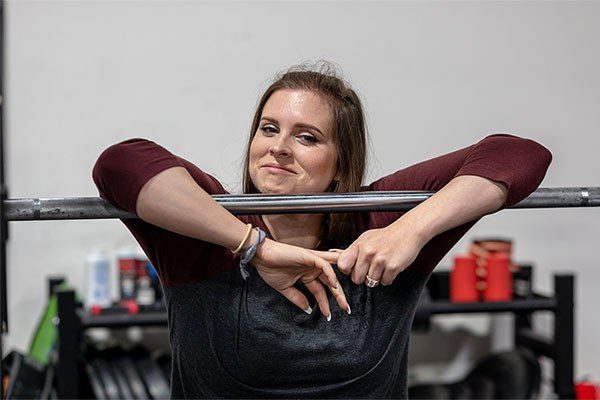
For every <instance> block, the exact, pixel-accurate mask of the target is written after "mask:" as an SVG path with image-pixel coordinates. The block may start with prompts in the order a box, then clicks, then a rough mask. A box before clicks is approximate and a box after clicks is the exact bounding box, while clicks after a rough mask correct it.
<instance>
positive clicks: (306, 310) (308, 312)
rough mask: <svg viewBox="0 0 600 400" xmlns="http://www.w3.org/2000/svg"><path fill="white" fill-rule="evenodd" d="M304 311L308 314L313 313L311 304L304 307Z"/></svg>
mask: <svg viewBox="0 0 600 400" xmlns="http://www.w3.org/2000/svg"><path fill="white" fill-rule="evenodd" d="M304 312H305V313H307V314H308V315H310V314H312V308H310V306H308V308H306V309H304Z"/></svg>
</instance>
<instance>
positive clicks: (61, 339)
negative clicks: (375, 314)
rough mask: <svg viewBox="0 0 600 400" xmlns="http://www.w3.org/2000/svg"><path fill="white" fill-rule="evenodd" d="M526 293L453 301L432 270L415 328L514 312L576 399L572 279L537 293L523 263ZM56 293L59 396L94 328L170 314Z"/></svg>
mask: <svg viewBox="0 0 600 400" xmlns="http://www.w3.org/2000/svg"><path fill="white" fill-rule="evenodd" d="M514 278H515V280H516V281H519V283H520V287H521V289H523V290H522V291H523V293H524V294H521V295H518V297H517V296H516V297H515V299H514V300H512V301H506V302H493V303H492V302H478V303H452V302H449V301H448V281H449V273H448V272H434V273H433V274H432V276H431V278H430V280H429V282H428V284H427V288H428V290H427V291H426V293H427V295H424V296H422V298H421V301H420V303H419V306H418V308H417V312H416V315H415V321H414V323H413V326H415V327H416V326H420V327H423V326H427V325H428V324H429V321H430V320H431V317H432V316H433V315H437V314H460V313H507V312H508V313H512V314H514V315H515V331H514V335H515V345H519V346H525V347H528V348H530V349H532V350H533V351H534V352H535V353H536V354H538V355H539V356H545V357H548V358H550V359H552V360H553V361H554V363H553V364H554V391H555V393H556V394H557V395H558V396H559V397H560V398H567V399H572V398H574V397H575V392H574V387H573V378H574V301H573V299H574V283H575V282H574V281H575V278H574V276H573V275H572V274H559V275H554V296H552V297H551V296H543V295H540V294H536V293H534V292H533V291H532V290H531V288H532V272H531V267H527V266H522V267H521V269H520V271H519V272H518V273H515V274H514ZM56 293H57V295H58V346H57V347H58V357H57V359H58V361H57V362H58V366H57V368H56V371H57V376H56V378H57V392H58V396H59V397H60V398H65V399H67V398H69V399H71V398H77V397H78V381H79V371H80V369H79V363H80V361H81V359H82V351H81V343H82V342H81V338H82V333H83V331H85V330H86V329H90V328H127V327H132V326H141V327H147V326H167V315H166V312H160V311H153V312H141V313H138V314H133V315H98V316H93V315H89V314H87V313H85V312H84V311H83V309H82V308H81V307H80V305H79V304H78V303H77V301H76V299H75V292H74V291H73V290H60V289H59V290H57V291H56ZM537 312H551V313H553V314H554V337H553V338H547V337H543V336H541V335H539V334H538V333H536V332H535V331H534V330H533V329H532V324H531V322H532V317H533V314H534V313H537Z"/></svg>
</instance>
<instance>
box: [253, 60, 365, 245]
mask: <svg viewBox="0 0 600 400" xmlns="http://www.w3.org/2000/svg"><path fill="white" fill-rule="evenodd" d="M281 89H294V90H309V91H312V92H314V93H317V94H319V95H321V96H323V97H324V98H325V99H326V100H327V102H328V104H329V107H330V108H331V113H332V116H333V141H334V143H335V145H336V149H337V166H336V167H337V173H336V178H335V180H334V181H333V182H332V184H331V185H330V187H329V188H328V190H327V191H328V192H358V191H360V187H361V185H362V181H363V178H364V174H365V168H366V163H367V129H366V124H365V116H364V112H363V107H362V104H361V101H360V99H359V97H358V95H357V94H356V92H355V91H354V90H353V89H352V88H351V87H350V85H349V84H348V83H347V82H346V81H345V80H344V79H343V78H341V76H340V74H339V73H338V72H337V69H336V68H335V67H334V66H333V65H332V64H331V63H329V62H323V61H320V62H317V63H314V64H301V65H297V66H293V67H291V68H290V69H288V70H287V71H285V72H284V73H282V74H279V75H278V76H276V77H275V80H274V82H273V83H272V84H271V86H269V87H268V88H267V90H266V91H265V92H264V93H263V95H262V96H261V98H260V100H259V102H258V106H257V107H256V112H255V113H254V118H253V120H252V126H251V127H250V137H249V139H248V145H247V148H246V155H245V157H244V178H243V189H244V193H258V190H257V189H256V187H255V186H254V184H253V182H252V179H251V178H250V171H249V165H248V163H249V159H250V144H251V143H252V139H253V137H254V134H255V133H256V131H257V129H258V125H259V122H260V118H261V116H262V112H263V108H264V106H265V104H266V103H267V101H268V100H269V98H270V97H271V95H272V94H273V93H275V92H276V91H278V90H281ZM323 221H324V223H323V227H322V230H321V238H320V239H321V245H323V246H330V247H333V246H343V245H346V244H348V243H349V242H350V241H351V240H352V239H353V229H352V228H353V218H352V216H351V214H346V213H334V214H329V215H326V216H325V218H324V219H323Z"/></svg>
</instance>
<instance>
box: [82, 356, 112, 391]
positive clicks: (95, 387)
mask: <svg viewBox="0 0 600 400" xmlns="http://www.w3.org/2000/svg"><path fill="white" fill-rule="evenodd" d="M85 372H87V375H88V379H89V381H90V386H91V387H92V392H93V393H94V397H95V398H96V399H98V400H107V399H108V398H107V397H106V393H105V392H104V388H103V387H102V382H101V381H100V377H99V376H98V373H97V372H96V371H95V370H94V367H92V366H91V365H90V364H88V363H85Z"/></svg>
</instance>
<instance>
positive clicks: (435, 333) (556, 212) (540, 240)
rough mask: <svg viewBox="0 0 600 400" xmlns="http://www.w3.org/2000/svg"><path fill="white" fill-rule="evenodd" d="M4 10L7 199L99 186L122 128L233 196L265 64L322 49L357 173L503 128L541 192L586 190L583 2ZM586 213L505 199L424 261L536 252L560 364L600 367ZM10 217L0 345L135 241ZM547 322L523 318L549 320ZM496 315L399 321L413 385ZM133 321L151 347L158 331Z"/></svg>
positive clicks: (588, 126) (589, 19) (455, 359)
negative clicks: (524, 147) (357, 104)
mask: <svg viewBox="0 0 600 400" xmlns="http://www.w3.org/2000/svg"><path fill="white" fill-rule="evenodd" d="M4 24H5V26H4V35H5V38H4V42H5V54H4V57H5V60H4V66H5V76H4V104H3V106H4V117H5V125H4V127H5V130H4V136H5V167H6V180H7V183H8V185H9V189H10V192H9V197H10V198H18V197H80V196H97V195H98V193H97V191H96V188H95V186H94V184H93V182H92V179H91V171H92V167H93V165H94V163H95V161H96V159H97V157H98V156H99V155H100V153H101V152H102V151H103V150H104V149H105V148H107V147H108V146H110V145H112V144H114V143H117V142H120V141H122V140H125V139H128V138H133V137H143V138H148V139H150V140H153V141H156V142H157V143H159V144H161V145H162V146H164V147H166V148H167V149H169V150H171V151H172V152H174V153H175V154H177V155H179V156H182V157H184V158H186V159H188V160H190V161H192V162H194V163H195V164H197V165H198V166H199V167H200V168H202V169H203V170H205V171H207V172H209V173H211V174H212V175H214V176H216V177H218V178H219V179H220V180H221V182H223V184H224V185H225V186H226V187H227V188H229V189H230V190H231V191H232V192H235V193H237V192H239V191H240V186H241V185H240V182H241V161H242V152H243V148H244V144H245V142H246V139H247V136H248V130H249V126H250V123H251V117H252V114H253V111H254V108H255V106H256V102H257V99H258V96H259V95H260V94H261V93H262V91H263V90H264V89H265V88H266V87H267V86H268V85H269V83H270V82H271V79H272V77H273V76H274V74H275V73H277V72H279V71H281V70H284V69H286V68H287V67H289V66H291V65H294V64H297V63H300V62H303V61H307V60H320V59H325V60H329V61H331V62H334V63H336V64H337V65H338V66H339V67H340V69H341V70H342V71H343V73H344V76H345V77H346V78H347V79H348V80H349V81H350V82H351V83H352V85H353V86H354V88H355V89H356V90H357V92H358V93H359V95H360V96H361V98H362V100H363V101H364V105H365V109H366V112H367V115H368V126H369V131H370V134H371V151H370V159H369V175H368V181H371V180H373V179H376V178H378V177H380V176H382V175H384V174H388V173H391V172H393V171H395V170H397V169H400V168H403V167H405V166H408V165H410V164H413V163H415V162H419V161H421V160H425V159H428V158H431V157H434V156H436V155H440V154H443V153H446V152H449V151H452V150H455V149H457V148H460V147H464V146H467V145H470V144H472V143H474V142H476V141H478V140H480V139H481V138H483V137H484V136H486V135H488V134H491V133H498V132H507V133H512V134H515V135H519V136H523V137H528V138H531V139H534V140H536V141H538V142H540V143H542V144H543V145H545V146H546V147H547V148H549V149H550V150H551V152H552V153H553V156H554V160H553V163H552V165H551V167H550V170H549V172H548V174H547V176H546V178H545V180H544V181H543V183H542V186H545V187H559V186H600V166H599V164H598V151H599V150H600V112H599V110H600V74H599V73H598V71H600V40H598V39H599V38H600V3H599V2H593V1H589V2H584V1H580V2H578V1H565V2H561V1H549V2H537V1H531V2H527V1H522V2H494V1H486V2H468V1H427V2H417V1H415V2H403V1H396V2H394V1H384V2H376V1H375V2H372V1H369V2H367V1H351V2H350V1H318V2H306V1H301V2H300V1H285V2H264V1H247V2H233V1H228V2H209V1H89V0H88V1H84V2H75V1H5V2H4ZM599 221H600V209H550V210H541V209H536V210H507V211H502V212H499V213H497V214H494V215H492V216H488V217H486V218H484V219H483V220H482V221H481V222H480V223H479V224H478V225H477V226H476V227H475V228H474V229H472V230H471V231H470V232H469V233H468V234H467V236H466V237H465V238H464V239H463V240H462V241H461V242H460V243H459V244H457V245H456V247H455V248H454V249H453V250H452V251H451V253H450V254H449V255H448V256H447V257H446V258H445V259H444V260H443V261H442V263H441V264H440V266H439V267H438V269H439V270H440V271H443V270H447V269H448V268H449V267H450V266H451V265H452V263H453V256H454V255H456V254H464V253H466V252H467V251H468V249H469V243H470V242H471V240H472V239H473V238H474V237H503V238H510V239H512V244H513V254H512V258H513V260H514V261H515V262H517V263H529V264H532V265H533V266H534V268H533V274H534V281H535V290H536V291H539V292H541V293H552V292H553V290H554V288H553V281H552V277H553V274H555V273H557V272H564V271H567V272H571V273H573V274H575V275H576V285H575V304H576V316H575V352H574V356H575V357H574V362H575V363H574V366H575V378H576V379H577V380H581V379H583V378H584V377H585V376H589V377H591V379H592V380H595V381H599V380H600V361H599V360H600V341H598V336H599V335H600V320H599V319H598V318H597V315H598V313H597V310H596V309H597V305H598V304H599V303H600V291H599V290H598V287H599V285H600V262H599V258H598V255H597V254H596V250H597V248H598V241H599V238H600V224H599ZM9 227H10V241H9V246H8V259H7V265H8V268H7V286H8V312H9V317H10V320H9V323H10V331H9V333H8V334H6V335H4V339H3V340H4V343H3V347H4V350H5V352H6V351H7V350H10V349H17V350H21V351H27V349H28V348H29V345H30V343H31V341H32V336H33V332H34V330H35V327H36V324H37V323H38V322H39V319H40V316H41V314H42V312H43V309H44V307H45V304H46V301H47V297H48V295H47V280H48V277H49V276H56V275H60V276H64V277H65V278H66V279H67V280H68V282H69V283H70V284H71V285H72V286H73V287H74V288H76V289H77V291H78V292H80V293H82V294H84V293H85V290H86V283H85V278H86V257H88V255H89V253H90V251H91V250H92V248H97V247H100V248H103V249H105V250H106V252H107V254H108V257H109V259H110V262H111V267H110V284H111V288H110V290H111V295H112V298H113V299H114V300H116V299H117V297H118V296H119V289H118V288H119V273H118V265H117V264H118V263H117V258H118V257H119V251H121V250H123V249H124V248H131V246H133V245H135V242H134V240H133V238H132V237H131V235H130V234H129V233H128V231H127V230H126V229H125V228H124V226H123V225H122V224H121V223H120V222H119V221H118V220H96V221H61V222H43V223H42V222H13V223H11V224H10V226H9ZM551 318H552V316H542V317H541V318H538V319H536V321H535V326H536V329H538V330H539V331H541V332H543V333H548V334H552V326H553V325H552V322H551V321H552V319H551ZM512 324H513V316H512V315H511V314H510V313H508V314H495V315H490V314H469V315H463V314H455V315H451V316H435V317H433V318H432V321H431V327H430V329H429V331H428V332H423V333H415V334H414V335H413V338H412V345H411V356H410V364H411V367H410V377H409V379H410V381H411V382H417V383H418V382H425V381H430V380H432V379H434V378H435V379H437V380H440V381H452V380H457V379H460V378H461V377H462V376H464V374H465V373H467V372H468V371H469V370H470V368H472V366H473V363H474V362H476V360H478V359H480V358H481V357H482V356H484V355H486V354H488V353H492V352H498V351H504V350H508V349H511V348H512V347H513V345H514V343H513V334H512ZM98 334H99V335H101V334H104V335H111V334H113V333H112V332H104V333H98ZM130 335H133V336H134V337H133V338H130V340H134V341H136V340H137V341H140V342H142V343H144V341H145V340H151V341H152V342H153V343H154V345H158V346H160V345H161V343H162V344H163V345H164V346H165V347H167V348H168V342H167V335H166V329H162V330H161V328H153V329H151V330H147V329H137V331H136V332H135V333H133V334H131V333H130ZM150 337H151V338H150ZM545 374H546V378H547V379H545V380H546V381H547V382H548V381H549V380H550V379H551V377H550V376H548V374H551V369H550V368H546V370H545ZM549 390H550V389H549Z"/></svg>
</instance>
